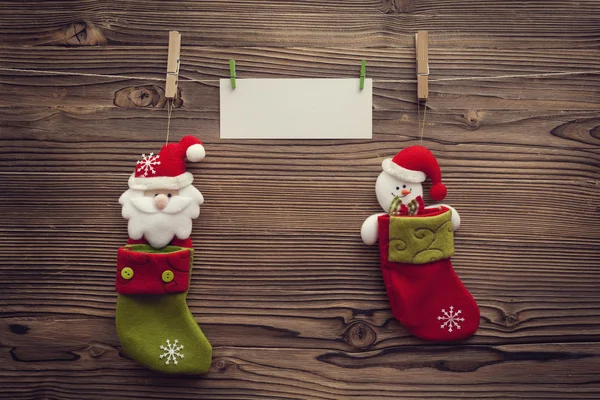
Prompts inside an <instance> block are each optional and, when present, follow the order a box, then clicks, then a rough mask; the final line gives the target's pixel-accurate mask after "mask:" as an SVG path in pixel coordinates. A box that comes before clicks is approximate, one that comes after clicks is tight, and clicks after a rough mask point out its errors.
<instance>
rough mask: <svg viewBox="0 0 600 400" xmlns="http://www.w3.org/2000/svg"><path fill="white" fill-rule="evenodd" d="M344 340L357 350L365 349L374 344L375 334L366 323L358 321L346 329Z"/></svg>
mask: <svg viewBox="0 0 600 400" xmlns="http://www.w3.org/2000/svg"><path fill="white" fill-rule="evenodd" d="M344 340H345V341H346V343H348V344H349V345H351V346H353V347H356V348H357V349H365V348H367V347H369V346H371V345H372V344H373V343H375V341H376V340H377V334H376V333H375V331H374V330H373V328H371V326H370V325H369V324H368V323H366V322H363V321H359V322H355V323H353V324H352V325H350V326H349V327H348V329H346V332H344Z"/></svg>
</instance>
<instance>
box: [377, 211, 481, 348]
mask: <svg viewBox="0 0 600 400" xmlns="http://www.w3.org/2000/svg"><path fill="white" fill-rule="evenodd" d="M451 214H452V211H451V210H450V209H448V208H446V207H443V206H442V207H439V208H437V209H425V211H424V213H423V214H419V215H416V216H410V215H406V216H389V215H381V216H379V218H378V223H379V232H378V234H379V251H380V258H381V270H382V273H383V279H384V282H385V287H386V291H387V294H388V298H389V302H390V305H391V308H392V313H393V314H394V317H395V318H396V319H398V320H399V321H400V322H401V323H402V324H403V325H404V326H405V327H406V328H407V329H408V330H409V331H410V332H411V333H412V334H414V335H415V336H417V337H419V338H421V339H425V340H434V341H450V340H458V339H464V338H466V337H469V336H471V335H472V334H473V333H475V331H476V330H477V328H478V326H479V308H478V307H477V304H476V303H475V300H474V299H473V297H472V296H471V294H470V293H469V292H468V291H467V289H466V288H465V287H464V285H463V284H462V282H461V281H460V279H459V278H458V276H457V275H456V273H455V272H454V269H453V268H452V263H451V262H450V256H452V255H453V254H454V236H453V229H452V222H451Z"/></svg>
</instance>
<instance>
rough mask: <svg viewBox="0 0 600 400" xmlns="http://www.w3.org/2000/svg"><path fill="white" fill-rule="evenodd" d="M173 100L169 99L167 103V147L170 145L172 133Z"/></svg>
mask: <svg viewBox="0 0 600 400" xmlns="http://www.w3.org/2000/svg"><path fill="white" fill-rule="evenodd" d="M173 102H174V101H173V100H171V99H169V100H168V101H167V140H166V141H165V145H167V144H169V133H170V131H171V113H172V112H173Z"/></svg>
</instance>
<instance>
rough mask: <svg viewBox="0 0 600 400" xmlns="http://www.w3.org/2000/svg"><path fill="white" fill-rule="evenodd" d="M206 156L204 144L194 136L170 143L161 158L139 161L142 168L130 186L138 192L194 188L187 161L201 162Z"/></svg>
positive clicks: (138, 170) (151, 154) (137, 169)
mask: <svg viewBox="0 0 600 400" xmlns="http://www.w3.org/2000/svg"><path fill="white" fill-rule="evenodd" d="M205 155H206V153H205V151H204V146H202V142H201V141H200V140H198V139H197V138H195V137H194V136H185V137H183V138H182V139H181V141H179V143H170V144H167V145H165V146H163V148H162V149H161V150H160V153H158V155H156V156H154V154H153V153H150V156H148V157H146V155H145V154H143V155H142V157H143V159H142V160H141V161H138V168H136V169H135V172H134V173H133V174H132V175H131V176H130V177H129V187H130V188H131V189H136V190H151V189H181V188H183V187H185V186H188V185H190V184H191V183H192V182H193V181H194V177H193V176H192V174H190V173H189V172H186V171H185V158H187V159H188V161H190V162H198V161H202V159H204V156H205Z"/></svg>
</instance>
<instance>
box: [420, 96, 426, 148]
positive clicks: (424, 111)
mask: <svg viewBox="0 0 600 400" xmlns="http://www.w3.org/2000/svg"><path fill="white" fill-rule="evenodd" d="M424 107H425V108H424V109H423V125H422V126H421V146H423V132H425V119H426V118H427V100H425V105H424Z"/></svg>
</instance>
